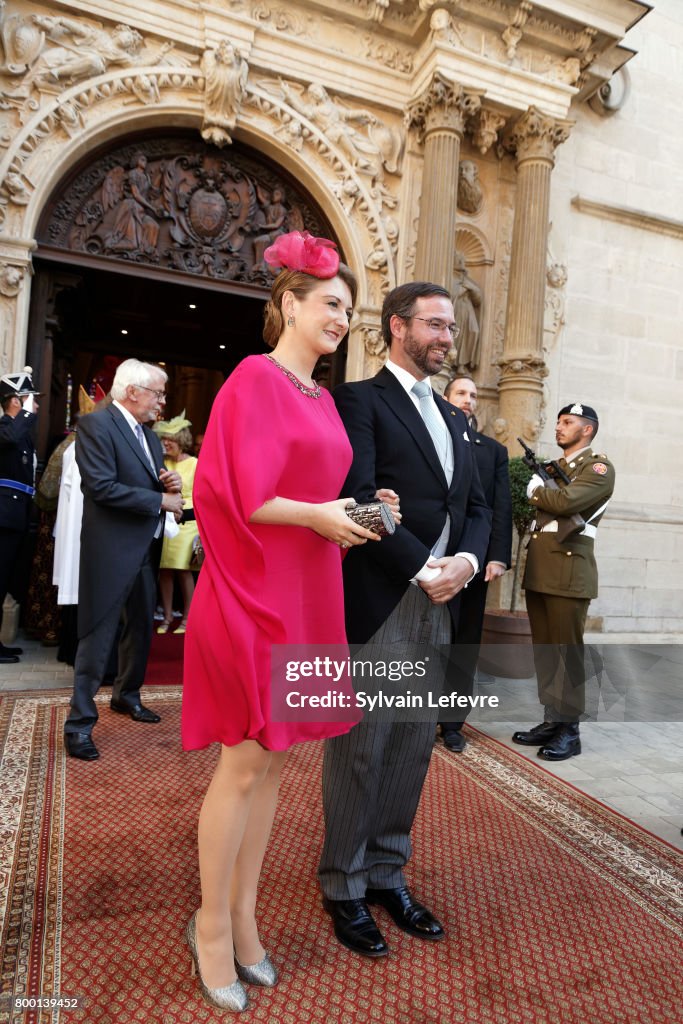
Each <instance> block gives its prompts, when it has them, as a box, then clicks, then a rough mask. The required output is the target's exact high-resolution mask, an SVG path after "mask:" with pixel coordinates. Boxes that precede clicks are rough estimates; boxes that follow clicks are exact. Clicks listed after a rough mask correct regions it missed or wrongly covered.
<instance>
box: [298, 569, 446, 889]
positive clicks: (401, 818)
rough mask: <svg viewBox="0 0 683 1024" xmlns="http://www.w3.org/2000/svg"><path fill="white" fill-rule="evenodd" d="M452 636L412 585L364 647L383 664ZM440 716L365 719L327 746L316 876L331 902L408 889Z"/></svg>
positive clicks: (436, 608) (440, 611) (437, 609)
mask: <svg viewBox="0 0 683 1024" xmlns="http://www.w3.org/2000/svg"><path fill="white" fill-rule="evenodd" d="M451 637H452V628H451V618H450V613H449V611H448V607H447V606H446V605H434V604H432V602H431V601H430V600H429V598H428V597H427V596H426V594H425V593H424V591H423V590H421V589H420V587H416V586H414V585H412V584H411V585H410V586H409V587H408V589H407V591H406V593H405V594H404V596H403V598H402V599H401V601H400V602H399V603H398V605H397V606H396V608H395V609H394V611H393V612H392V613H391V615H390V616H389V618H388V619H387V620H386V622H385V623H384V624H383V625H382V626H381V627H380V628H379V629H378V630H377V632H376V633H375V635H374V636H373V637H372V639H371V640H370V641H369V642H370V643H371V644H372V645H373V646H374V647H375V654H376V648H377V645H383V646H384V647H386V650H387V655H386V656H387V659H394V658H398V659H400V658H402V657H405V656H408V657H410V656H412V655H414V652H415V645H416V644H450V642H451ZM360 656H361V657H362V654H361V655H360ZM437 717H438V709H436V708H435V709H434V720H433V721H429V722H406V721H397V722H378V721H372V720H370V721H368V720H367V719H364V720H363V721H361V722H359V723H358V725H356V726H355V727H354V728H353V729H352V730H351V732H349V733H346V735H344V736H336V737H334V738H333V739H330V740H327V741H326V743H325V756H324V760H323V807H324V811H325V841H324V845H323V851H322V856H321V859H320V866H319V868H318V874H319V877H320V884H321V886H322V889H323V892H324V893H325V895H326V896H327V897H328V898H329V899H333V900H346V899H358V898H361V897H363V896H364V895H365V891H366V889H368V888H372V889H394V888H397V887H398V886H401V885H405V879H404V877H403V867H404V865H405V864H406V862H407V861H408V860H409V858H410V855H411V853H412V846H411V843H410V830H411V828H412V824H413V820H414V818H415V814H416V812H417V806H418V803H419V801H420V794H421V792H422V787H423V785H424V780H425V776H426V774H427V769H428V767H429V759H430V756H431V752H432V746H433V744H434V731H435V727H436V720H437Z"/></svg>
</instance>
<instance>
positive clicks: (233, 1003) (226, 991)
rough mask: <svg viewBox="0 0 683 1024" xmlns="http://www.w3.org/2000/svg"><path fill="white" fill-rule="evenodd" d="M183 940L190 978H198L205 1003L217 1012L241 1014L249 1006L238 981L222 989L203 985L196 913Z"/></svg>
mask: <svg viewBox="0 0 683 1024" xmlns="http://www.w3.org/2000/svg"><path fill="white" fill-rule="evenodd" d="M185 938H186V939H187V944H188V946H189V947H190V953H191V954H192V977H193V978H194V976H195V974H196V975H198V977H199V987H200V989H201V992H202V995H203V997H204V999H205V1000H206V1002H207V1003H209V1004H210V1005H211V1006H215V1007H216V1009H218V1010H234V1011H235V1013H241V1012H242V1010H246V1009H247V1007H248V1006H249V1000H248V998H247V993H246V992H245V991H244V988H243V986H242V983H241V982H240V981H233V983H232V985H224V986H223V988H209V987H208V985H205V984H204V979H203V978H202V970H201V967H200V966H199V950H198V949H197V912H196V911H195V913H194V914H193V915H192V917H191V918H190V920H189V921H188V922H187V928H186V929H185Z"/></svg>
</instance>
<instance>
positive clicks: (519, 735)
mask: <svg viewBox="0 0 683 1024" xmlns="http://www.w3.org/2000/svg"><path fill="white" fill-rule="evenodd" d="M561 724H562V723H561V722H541V724H540V725H535V726H534V727H533V729H529V731H528V732H516V733H513V736H512V742H513V743H521V744H522V745H523V746H525V747H542V746H543V744H544V743H548V742H549V741H550V740H551V739H552V738H553V736H554V735H555V733H556V732H557V730H558V729H559V728H560V726H561Z"/></svg>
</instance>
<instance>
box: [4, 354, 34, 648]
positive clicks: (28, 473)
mask: <svg viewBox="0 0 683 1024" xmlns="http://www.w3.org/2000/svg"><path fill="white" fill-rule="evenodd" d="M32 372H33V371H32V370H31V367H30V366H25V367H24V369H23V370H21V371H20V372H19V373H7V374H5V376H4V377H0V407H1V409H0V625H2V605H3V601H4V600H5V596H6V594H7V591H8V589H9V587H10V585H11V582H12V576H13V574H14V572H15V571H16V568H17V565H18V563H19V560H20V557H21V550H22V545H23V542H24V539H25V537H26V534H27V532H28V528H29V520H30V516H31V507H32V505H33V495H34V494H35V476H36V454H35V452H36V450H35V444H34V438H33V433H34V430H35V424H36V420H37V418H38V416H37V414H38V403H37V402H36V398H38V397H40V396H39V393H38V392H37V391H36V389H35V388H34V387H33V381H32V380H31V373H32ZM23 653H24V652H23V651H22V649H21V647H5V645H4V644H2V643H0V665H11V664H16V662H18V661H19V658H20V657H21V655H22V654H23Z"/></svg>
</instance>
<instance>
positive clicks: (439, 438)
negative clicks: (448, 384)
mask: <svg viewBox="0 0 683 1024" xmlns="http://www.w3.org/2000/svg"><path fill="white" fill-rule="evenodd" d="M412 392H413V394H414V395H417V397H418V398H419V400H420V415H421V416H422V419H423V420H424V423H425V426H426V428H427V430H428V431H429V433H430V436H431V439H432V441H433V442H434V447H435V448H436V454H437V455H438V457H439V462H440V463H441V465H442V466H443V467H444V469H445V467H446V460H447V457H448V427H447V426H446V424H445V423H444V421H443V417H442V416H440V415H439V412H438V410H437V408H436V406H435V404H434V399H433V398H432V389H431V388H430V386H429V384H427V382H426V381H424V380H418V381H416V382H415V383H414V384H413V387H412Z"/></svg>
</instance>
